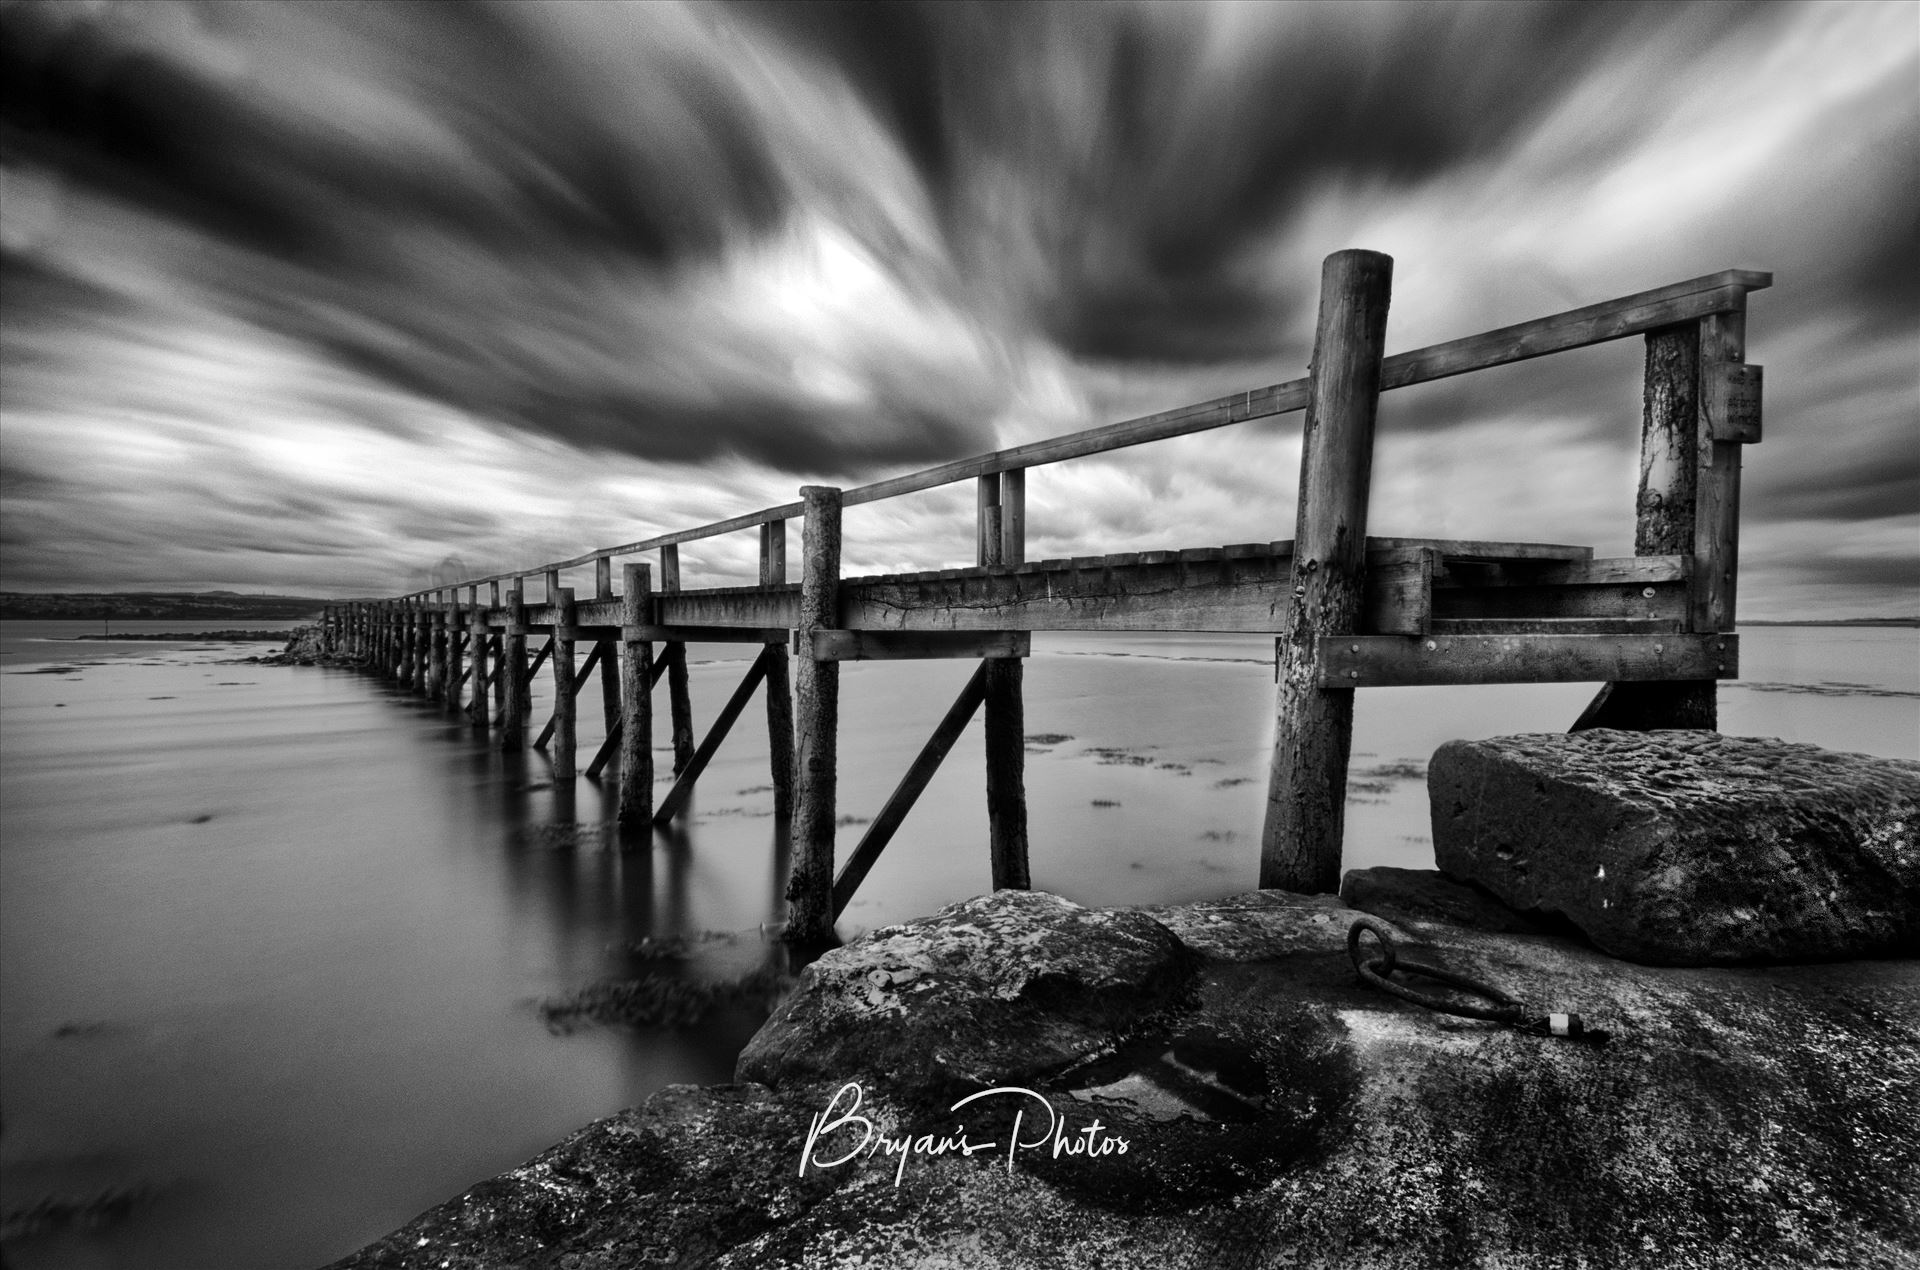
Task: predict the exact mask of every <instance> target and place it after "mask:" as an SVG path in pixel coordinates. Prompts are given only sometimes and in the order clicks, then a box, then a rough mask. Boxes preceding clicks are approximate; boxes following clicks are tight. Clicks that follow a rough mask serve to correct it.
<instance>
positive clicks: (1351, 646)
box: [1347, 644, 1360, 653]
mask: <svg viewBox="0 0 1920 1270" xmlns="http://www.w3.org/2000/svg"><path fill="white" fill-rule="evenodd" d="M1347 651H1348V652H1350V653H1357V652H1359V651H1360V645H1358V644H1348V645H1347Z"/></svg>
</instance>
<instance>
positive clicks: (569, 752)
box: [547, 585, 579, 780]
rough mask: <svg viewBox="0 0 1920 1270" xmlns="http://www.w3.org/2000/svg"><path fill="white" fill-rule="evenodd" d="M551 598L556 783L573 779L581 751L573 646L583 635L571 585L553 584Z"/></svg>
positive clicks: (549, 592) (549, 591) (550, 591)
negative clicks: (578, 750) (576, 756)
mask: <svg viewBox="0 0 1920 1270" xmlns="http://www.w3.org/2000/svg"><path fill="white" fill-rule="evenodd" d="M547 597H548V601H549V603H550V605H551V607H552V608H553V775H554V779H555V780H572V779H573V762H574V750H575V749H576V748H577V745H576V741H577V729H576V725H575V698H574V695H573V678H574V672H575V668H574V664H573V646H574V642H575V637H576V636H578V635H579V632H578V631H577V630H575V629H574V622H575V620H576V619H577V617H578V610H577V609H576V608H575V606H574V599H573V588H572V587H570V586H568V587H555V586H551V585H549V586H548V588H547Z"/></svg>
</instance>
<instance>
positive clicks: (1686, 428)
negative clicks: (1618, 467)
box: [1570, 322, 1738, 732]
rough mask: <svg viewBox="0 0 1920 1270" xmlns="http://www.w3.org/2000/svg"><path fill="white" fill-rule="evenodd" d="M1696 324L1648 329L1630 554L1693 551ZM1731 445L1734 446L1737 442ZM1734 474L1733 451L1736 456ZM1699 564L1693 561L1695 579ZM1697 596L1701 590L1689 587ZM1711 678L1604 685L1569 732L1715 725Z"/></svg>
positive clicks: (1697, 470) (1697, 466) (1697, 446)
mask: <svg viewBox="0 0 1920 1270" xmlns="http://www.w3.org/2000/svg"><path fill="white" fill-rule="evenodd" d="M1700 334H1701V324H1700V323H1697V322H1683V323H1681V324H1680V325H1678V326H1668V327H1662V328H1661V329H1660V330H1657V331H1649V332H1647V360H1646V377H1645V380H1644V382H1643V388H1642V395H1641V417H1640V487H1639V492H1638V495H1637V496H1636V498H1635V502H1634V528H1633V554H1635V555H1636V556H1669V555H1689V554H1694V553H1695V524H1696V520H1697V504H1698V501H1699V500H1698V498H1697V495H1696V491H1697V490H1698V488H1699V480H1700V475H1701V468H1702V466H1703V465H1702V464H1701V462H1700V450H1701V447H1702V445H1711V444H1712V443H1711V441H1710V440H1706V439H1703V437H1702V436H1701V431H1702V429H1701V427H1700V424H1699V420H1700V418H1701V415H1702V412H1701V409H1700V407H1701V401H1700V374H1701V369H1702V367H1701V361H1702V359H1701V347H1700ZM1735 448H1736V449H1737V447H1735ZM1735 475H1736V477H1737V475H1738V456H1737V454H1736V456H1735ZM1702 563H1703V562H1702V561H1701V560H1699V559H1698V558H1696V559H1695V560H1694V572H1695V577H1696V578H1698V576H1699V573H1700V569H1701V565H1702ZM1694 593H1695V595H1696V596H1697V595H1698V594H1699V590H1698V587H1697V585H1696V587H1695V592H1694ZM1718 719H1719V703H1718V693H1717V690H1716V687H1715V685H1714V682H1713V681H1712V680H1711V679H1707V680H1665V681H1651V682H1649V681H1640V682H1625V683H1610V684H1608V685H1606V686H1605V687H1603V688H1602V689H1601V690H1600V692H1599V695H1597V696H1596V697H1594V699H1593V701H1592V702H1591V703H1590V704H1589V705H1588V706H1587V708H1586V710H1585V711H1584V712H1582V714H1581V715H1580V717H1579V718H1578V719H1577V720H1575V721H1574V725H1573V727H1572V728H1571V729H1570V730H1571V731H1574V732H1581V731H1584V730H1586V729H1588V728H1622V729H1625V730H1627V731H1633V732H1644V731H1650V730H1652V729H1656V728H1706V729H1712V728H1714V727H1716V726H1717V725H1718Z"/></svg>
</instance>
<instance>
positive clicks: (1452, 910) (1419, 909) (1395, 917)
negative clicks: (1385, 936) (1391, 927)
mask: <svg viewBox="0 0 1920 1270" xmlns="http://www.w3.org/2000/svg"><path fill="white" fill-rule="evenodd" d="M1340 898H1341V899H1342V900H1345V901H1346V902H1347V903H1348V904H1351V905H1352V906H1353V907H1355V908H1357V909H1359V910H1360V911H1361V912H1363V913H1371V914H1373V915H1374V916H1375V917H1380V918H1385V919H1386V920H1388V921H1396V922H1402V923H1405V924H1407V925H1410V926H1413V927H1415V928H1416V929H1424V928H1425V927H1427V926H1429V925H1435V924H1437V925H1440V926H1465V927H1467V928H1469V929H1471V930H1490V931H1504V932H1509V933H1512V934H1516V935H1539V934H1544V933H1545V931H1546V929H1547V928H1546V927H1545V926H1544V925H1542V924H1541V923H1540V922H1537V921H1534V920H1533V919H1532V918H1529V917H1526V916H1523V915H1522V914H1519V913H1516V912H1514V911H1513V910H1512V909H1510V908H1508V907H1507V906H1506V905H1505V904H1502V903H1501V902H1500V901H1499V900H1496V899H1494V898H1493V897H1492V896H1491V895H1488V894H1487V893H1486V892H1485V891H1482V890H1480V889H1479V888H1478V887H1473V886H1468V885H1467V884H1466V883H1464V882H1456V881H1454V880H1453V879H1452V878H1449V877H1445V876H1443V875H1441V874H1439V873H1436V872H1435V871H1434V870H1432V869H1396V868H1391V867H1388V866H1385V865H1382V866H1379V867H1377V868H1372V869H1348V870H1347V871H1346V873H1345V874H1343V875H1342V876H1341V878H1340Z"/></svg>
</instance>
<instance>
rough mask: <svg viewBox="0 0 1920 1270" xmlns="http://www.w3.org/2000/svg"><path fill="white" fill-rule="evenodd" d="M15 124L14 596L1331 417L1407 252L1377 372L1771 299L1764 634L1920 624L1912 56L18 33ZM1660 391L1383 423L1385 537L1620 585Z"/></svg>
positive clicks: (1275, 38) (1812, 51)
mask: <svg viewBox="0 0 1920 1270" xmlns="http://www.w3.org/2000/svg"><path fill="white" fill-rule="evenodd" d="M0 95H3V97H4V123H3V124H0V160H4V175H5V187H4V192H3V193H0V305H3V308H4V332H3V336H0V351H3V352H4V385H3V387H0V422H3V423H4V428H0V496H3V502H0V575H3V577H4V585H6V586H8V587H10V588H24V589H56V588H76V589H78V588H89V589H91V588H103V587H104V588H111V587H115V586H135V585H138V586H146V587H152V586H180V587H201V586H219V587H244V588H247V589H262V588H268V589H276V590H285V591H307V592H326V593H332V594H341V595H345V594H360V593H369V592H377V591H385V590H390V589H394V588H398V587H400V586H404V585H409V584H414V585H417V584H418V583H419V581H420V580H422V579H425V578H430V577H431V578H438V577H439V576H440V574H441V573H442V572H444V571H445V570H446V569H447V568H450V567H454V566H457V565H459V564H460V562H462V561H466V562H472V563H473V565H474V566H475V567H476V568H487V569H494V568H505V567H509V566H513V565H521V564H533V563H537V562H538V561H539V560H542V559H546V558H551V557H554V556H560V555H570V554H574V553H577V552H578V551H581V550H584V549H586V548H588V547H591V546H597V545H608V544H612V543H616V542H622V541H631V540H633V539H636V538H639V537H642V536H644V535H645V534H647V533H650V532H654V531H657V530H661V529H667V528H681V527H686V526H688V525H690V524H695V523H699V522H701V521H705V520H711V519H718V518H720V517H722V516H725V515H729V514H733V513H736V512H739V511H743V510H747V509H749V508H752V507H757V506H764V505H766V504H768V503H774V502H784V501H788V500H790V499H791V498H793V497H794V489H795V487H796V486H797V485H799V484H801V483H802V482H804V481H813V480H824V481H831V482H836V483H848V484H851V483H856V482H859V481H862V480H868V479H874V478H877V477H878V476H881V475H885V474H887V473H889V472H892V471H898V470H902V469H905V468H907V467H910V466H919V465H923V464H927V463H932V462H938V461H941V460H943V459H948V458H954V457H959V456H961V455H964V454H968V453H973V452H976V451H980V450H984V449H989V448H993V447H996V446H1000V445H1009V444H1016V443H1019V442H1022V441H1027V440H1032V439H1035V438H1037V437H1041V436H1046V435H1051V434H1054V433H1057V432H1062V431H1067V430H1071V429H1074V428H1080V427H1087V426H1092V425H1095V424H1099V423H1104V422H1110V421H1112V420H1114V419H1118V418H1124V417H1127V416H1130V415H1133V414H1139V413H1144V412H1147V411H1151V410H1156V409H1163V408H1166V407H1168V406H1172V405H1178V404H1183V403H1185V402H1188V401H1193V400H1198V399H1202V398H1205V397H1208V396H1213V395H1217V394H1220V393H1224V392H1228V391H1233V390H1236V389H1240V388H1247V387H1254V386H1258V385H1262V384H1266V383H1271V382H1275V381H1277V380H1281V379H1287V378H1292V377H1294V376H1296V375H1298V374H1300V373H1301V370H1302V367H1303V366H1304V363H1305V361H1306V358H1307V355H1308V351H1309V348H1308V346H1309V343H1310V340H1311V333H1312V308H1313V300H1314V293H1315V290H1316V287H1317V279H1318V268H1319V261H1320V259H1321V258H1322V257H1323V256H1325V255H1326V254H1327V253H1329V252H1331V251H1335V250H1338V249H1340V248H1342V247H1348V246H1365V247H1371V248H1374V249H1377V250H1382V251H1386V252H1389V253H1391V254H1392V255H1394V256H1395V258H1396V261H1397V264H1396V278H1395V297H1394V311H1393V317H1392V319H1391V323H1390V327H1389V338H1388V342H1389V350H1390V351H1391V350H1396V349H1401V348H1408V347H1415V346H1417V345H1420V344H1424V343H1429V342H1432V341H1435V340H1439V339H1445V338H1450V337H1452V336H1455V335H1460V334H1466V333H1470V332H1472V331H1476V330H1480V329H1485V328H1487V327H1489V326H1493V325H1499V324H1503V323H1507V322H1513V321H1520V320H1523V319H1526V318H1529V317H1534V316H1539V315H1541V314H1544V313H1548V312H1552V311H1555V310H1557V309H1561V308H1566V307H1571V306H1574V305H1578V304H1583V303H1589V302H1592V301H1595V300H1600V299H1605V298H1608V297H1610V296H1613V295H1617V294H1624V293H1627V292H1631V291H1635V290H1639V289H1643V288H1646V287H1651V286H1656V285H1659V284H1661V283H1664V282H1669V281H1673V280H1676V279H1679V278H1684V277H1690V276H1693V275H1696V274H1702V273H1708V272H1712V271H1714V270H1718V269H1722V268H1729V267H1742V268H1756V269H1770V270H1772V271H1774V273H1775V275H1776V286H1775V287H1774V289H1772V290H1770V291H1766V292H1763V293H1760V294H1758V295H1756V296H1755V298H1754V300H1753V302H1752V316H1751V318H1750V339H1749V355H1750V359H1751V360H1754V361H1757V362H1760V363H1763V364H1765V365H1766V366H1767V368H1768V369H1767V385H1768V393H1769V399H1768V402H1767V438H1766V441H1765V443H1764V444H1762V445H1760V446H1758V447H1755V448H1752V449H1750V450H1749V451H1748V454H1747V473H1748V475H1747V484H1746V499H1745V523H1746V526H1747V540H1746V543H1745V544H1743V546H1744V550H1743V556H1744V560H1743V564H1744V565H1745V568H1746V570H1747V573H1748V578H1747V581H1746V583H1745V584H1744V585H1743V591H1742V602H1743V608H1744V611H1745V612H1746V613H1747V614H1748V615H1750V616H1755V617H1768V616H1773V617H1779V616H1821V615H1866V614H1881V615H1886V614H1895V613H1914V612H1920V351H1917V350H1920V222H1917V221H1916V209H1920V5H1916V4H1913V3H1886V4H1847V3H1778V4H1771V3H1769V4H1751V5H1748V4H1732V3H1717V2H1713V3H1696V4H1670V3H1647V4H1630V3H1591V4H1586V3H1539V4H1533V3H1479V4H1476V3H1461V4H1420V3H1380V4H1374V3H1301V4H1286V3H1281V4H1233V3H1223V4H1207V5H1199V4H1195V5H1174V4H1151V3H1145V4H1134V3H1125V2H1122V0H1116V2H1114V3H1104V4H1036V5H1022V6H1013V5H996V4H984V5H972V4H964V3H946V2H942V3H928V4H913V3H899V4H887V5H869V4H861V3H824V4H798V3H787V2H784V0H769V2H765V3H759V2H754V3H741V4H720V3H698V4H677V3H665V2H662V3H644V4H615V3H600V2H595V0H586V2H581V3H570V2H566V0H541V2H539V3H493V4H489V3H466V4H434V3H389V4H379V3H329V4H282V3H245V2H240V3H210V4H190V3H175V2H173V0H131V2H129V3H57V4H43V3H32V2H28V0H14V2H12V3H0ZM1638 365H1639V349H1638V342H1637V341H1627V342H1623V343H1622V344H1620V345H1615V346H1609V347H1608V348H1605V349H1600V350H1593V351H1592V352H1590V353H1587V354H1582V355H1577V356H1570V357H1563V358H1555V359H1551V360H1550V361H1547V362H1541V363H1532V364H1529V365H1526V366H1521V367H1515V368H1511V369H1509V370H1504V371H1499V372H1492V373H1489V374H1487V375H1483V376H1475V377H1472V378H1471V379H1470V380H1462V381H1457V382H1455V383H1451V384H1441V385H1433V386H1430V387H1428V388H1424V389H1416V390H1409V391H1407V392H1405V393H1400V394H1394V395H1392V396H1390V397H1389V398H1387V404H1386V405H1385V407H1384V408H1383V416H1382V425H1381V426H1382V431H1381V441H1380V455H1379V460H1378V463H1377V487H1376V494H1375V500H1374V502H1375V510H1374V521H1375V527H1376V530H1377V531H1378V532H1381V533H1419V534H1427V535H1451V536H1469V535H1472V536H1497V537H1506V538H1544V539H1548V540H1554V541H1575V542H1592V543H1594V544H1596V545H1597V546H1600V547H1601V548H1602V549H1603V550H1624V549H1625V548H1626V546H1627V544H1628V543H1629V542H1630V538H1631V525H1630V523H1629V520H1628V517H1629V508H1630V505H1631V488H1632V482H1633V472H1634V452H1635V446H1636V444H1637V434H1638V426H1637V420H1638V411H1639V370H1638ZM1297 456H1298V444H1297V427H1294V426H1291V425H1289V424H1287V423H1285V422H1282V423H1280V424H1277V425H1276V424H1266V425H1258V426H1252V427H1242V428H1235V429H1229V430H1226V431H1223V432H1216V433H1212V434H1207V435H1204V436H1201V437H1196V438H1188V439H1185V440H1182V441H1180V442H1176V443H1171V444H1169V445H1163V446H1156V447H1152V448H1151V449H1149V450H1147V451H1144V452H1140V453H1134V454H1121V455H1115V456H1111V457H1108V458H1105V459H1100V460H1088V461H1082V462H1077V463H1073V464H1068V465H1064V466H1061V467H1058V468H1053V469H1046V470H1043V471H1041V472H1038V473H1036V474H1035V475H1034V477H1033V478H1032V484H1031V488H1030V495H1029V496H1030V498H1031V500H1032V507H1031V510H1030V521H1031V526H1032V527H1031V529H1030V535H1031V538H1032V542H1033V544H1034V550H1035V551H1036V552H1038V553H1041V554H1069V553H1071V554H1087V553H1089V552H1094V551H1118V550H1128V549H1140V548H1143V547H1150V546H1151V547H1165V546H1178V545H1202V544H1207V543H1219V542H1234V541H1252V540H1262V539H1268V538H1277V537H1285V536H1288V535H1289V534H1290V533H1291V528H1292V523H1293V497H1294V488H1293V487H1294V482H1295V479H1296V476H1297V470H1296V469H1297V462H1298V458H1297ZM964 494H965V491H962V492H961V494H952V493H945V494H942V493H934V494H928V495H924V496H919V497H916V498H913V499H909V500H903V501H901V502H898V503H889V504H882V505H878V506H875V507H872V508H864V509H860V510H859V511H858V512H857V513H855V514H853V515H852V516H850V519H849V526H848V528H849V541H848V547H847V551H848V565H849V568H850V569H853V570H855V571H859V570H863V569H867V568H874V569H879V568H891V567H902V566H906V565H914V566H916V567H922V568H926V567H936V566H939V565H944V564H949V563H960V562H962V560H963V558H964V557H965V556H966V555H967V553H968V551H969V545H968V544H969V543H970V541H971V536H970V531H969V529H968V528H967V526H968V525H969V524H970V510H969V508H968V506H967V502H966V499H965V498H964V497H962V495H964ZM740 537H741V540H740V541H739V542H737V543H736V542H733V541H732V540H730V539H729V540H719V541H716V542H713V543H709V544H701V545H699V546H698V547H697V548H694V547H690V548H689V549H688V556H689V566H690V568H693V569H697V570H699V571H700V572H699V573H697V574H695V575H694V576H690V578H689V581H690V582H691V583H694V584H699V583H700V582H701V581H703V580H707V581H712V582H715V583H719V582H730V581H740V580H742V579H743V578H744V576H745V575H746V573H747V572H748V570H749V568H750V556H751V551H752V545H751V543H749V542H748V541H746V538H747V537H749V536H748V535H742V536H740ZM1050 544H1052V545H1057V546H1058V547H1059V550H1058V551H1057V552H1056V551H1052V550H1050V549H1049V547H1050Z"/></svg>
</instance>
